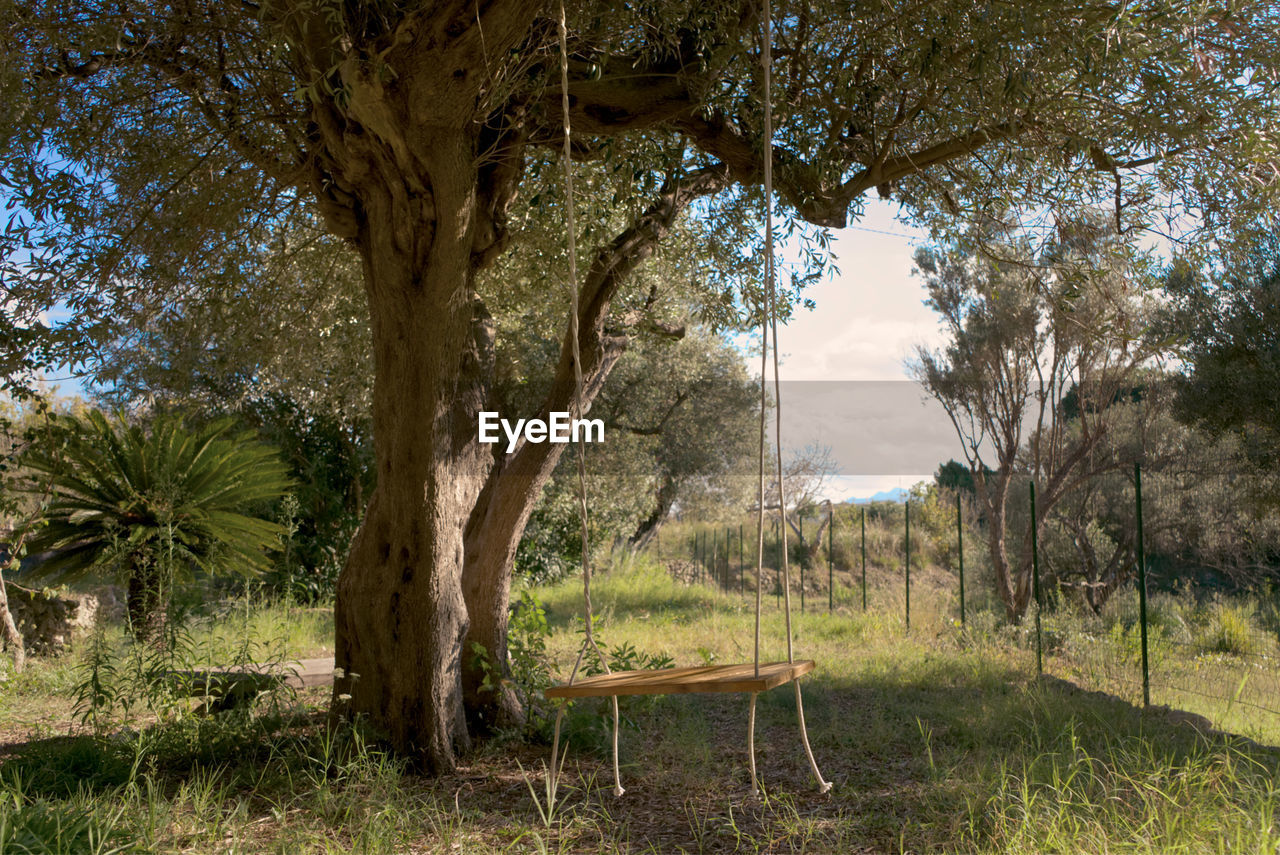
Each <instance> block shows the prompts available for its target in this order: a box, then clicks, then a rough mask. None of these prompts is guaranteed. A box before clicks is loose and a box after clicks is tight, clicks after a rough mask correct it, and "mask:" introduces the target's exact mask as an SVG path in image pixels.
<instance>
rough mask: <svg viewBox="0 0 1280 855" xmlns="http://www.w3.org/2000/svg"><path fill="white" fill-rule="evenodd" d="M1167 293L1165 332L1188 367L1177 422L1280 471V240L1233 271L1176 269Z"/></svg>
mask: <svg viewBox="0 0 1280 855" xmlns="http://www.w3.org/2000/svg"><path fill="white" fill-rule="evenodd" d="M1164 288H1165V293H1166V294H1168V295H1169V297H1170V305H1169V311H1168V313H1167V315H1166V317H1165V318H1164V330H1165V332H1166V333H1168V334H1169V335H1170V336H1171V337H1172V338H1174V339H1175V340H1176V341H1177V342H1178V343H1179V346H1178V350H1179V355H1180V356H1181V358H1182V361H1183V363H1184V364H1185V366H1186V371H1185V373H1184V374H1183V375H1182V376H1181V378H1180V379H1179V382H1178V384H1177V386H1178V394H1177V399H1176V408H1177V413H1178V415H1179V417H1180V418H1181V419H1182V420H1183V421H1185V422H1187V423H1189V424H1195V425H1198V426H1200V427H1202V428H1206V429H1208V430H1209V431H1211V432H1213V433H1217V434H1221V433H1224V432H1231V433H1234V434H1235V435H1236V436H1237V438H1238V439H1239V441H1240V444H1241V449H1242V451H1243V452H1244V453H1245V455H1246V456H1248V457H1249V458H1251V459H1252V460H1253V461H1254V462H1255V463H1257V464H1259V465H1261V466H1263V467H1264V468H1269V469H1273V470H1274V469H1277V468H1280V238H1277V237H1271V238H1269V239H1267V240H1265V241H1263V242H1261V243H1259V244H1257V245H1255V247H1254V248H1253V252H1252V253H1251V255H1250V257H1249V258H1247V259H1246V260H1245V261H1244V262H1241V263H1238V264H1236V265H1234V266H1233V268H1232V269H1230V270H1226V271H1219V272H1216V273H1215V272H1209V271H1205V270H1203V269H1195V268H1192V267H1191V266H1190V265H1188V264H1179V265H1175V266H1174V267H1173V268H1172V269H1171V270H1170V271H1169V274H1168V276H1167V277H1166V279H1165V283H1164ZM1273 499H1274V500H1280V496H1275V497H1273Z"/></svg>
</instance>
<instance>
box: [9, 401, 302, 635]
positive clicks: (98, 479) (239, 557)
mask: <svg viewBox="0 0 1280 855" xmlns="http://www.w3.org/2000/svg"><path fill="white" fill-rule="evenodd" d="M113 421H114V424H113V423H112V422H109V421H108V420H107V418H106V417H105V416H103V415H102V413H99V412H96V411H95V412H91V413H89V414H88V415H87V416H86V417H84V418H83V419H71V420H70V424H69V426H68V427H69V429H68V430H66V431H65V432H64V433H63V436H64V440H63V442H62V443H61V447H60V448H58V449H51V448H40V449H35V450H33V451H32V452H31V453H30V454H29V455H27V457H26V459H25V460H24V463H25V464H26V465H27V466H29V467H30V468H31V469H34V470H36V471H37V472H41V473H43V474H44V475H46V476H47V477H48V478H49V480H50V482H51V483H52V499H51V502H50V504H49V507H48V509H47V511H46V513H45V517H44V525H43V527H42V528H40V529H39V530H38V531H37V532H36V533H35V534H33V535H32V537H31V539H30V541H29V548H30V551H31V552H32V553H36V552H41V551H46V552H49V553H50V556H49V558H48V559H47V560H46V561H44V562H43V563H41V564H40V565H39V566H38V567H36V568H35V569H34V570H33V571H31V573H32V575H35V576H38V577H41V578H46V579H52V580H55V581H71V580H74V579H77V578H79V577H81V576H84V575H85V574H87V573H89V572H91V571H94V570H108V571H114V572H115V573H116V574H117V575H118V576H120V577H121V578H122V579H123V581H125V583H126V584H127V586H128V595H127V597H128V599H127V606H128V612H129V620H130V624H131V626H132V629H133V633H134V636H135V637H136V638H138V639H139V640H146V639H151V640H154V639H155V636H156V634H157V633H158V631H159V629H160V627H161V626H162V625H163V615H164V610H165V607H166V605H167V598H168V595H169V591H170V590H171V586H172V583H173V581H174V580H175V579H180V578H184V577H186V578H189V577H190V576H191V575H192V574H193V573H195V572H197V571H203V572H205V573H209V574H226V573H242V574H250V573H254V572H256V571H259V570H262V569H264V568H265V567H266V557H265V555H264V551H265V550H266V549H268V548H270V547H271V546H273V545H275V544H276V543H278V540H279V536H280V527H279V526H278V525H276V524H275V523H273V522H270V521H268V520H265V519H262V518H260V517H258V516H255V515H254V513H253V511H254V510H255V509H257V508H261V507H263V506H265V504H266V503H267V502H269V501H271V500H273V499H277V498H279V497H280V496H281V495H282V494H283V493H284V491H285V490H286V489H288V486H289V480H288V477H287V475H286V470H285V466H284V463H283V462H282V461H281V460H280V458H279V457H278V456H277V455H276V454H275V452H274V451H272V450H271V449H270V448H269V447H267V446H265V445H263V444H261V443H259V442H256V441H254V440H253V439H252V437H250V436H249V435H237V434H233V433H232V430H231V422H229V421H220V422H217V423H214V424H211V425H209V426H207V427H203V428H200V429H197V430H188V429H187V428H186V427H184V426H183V424H182V422H181V421H180V420H179V419H178V418H176V417H174V416H162V417H160V418H158V419H157V420H156V421H155V422H154V423H153V424H152V425H151V427H150V430H144V429H143V428H142V427H141V426H138V425H128V424H127V423H126V422H125V420H124V418H123V417H122V416H116V417H115V419H114V420H113Z"/></svg>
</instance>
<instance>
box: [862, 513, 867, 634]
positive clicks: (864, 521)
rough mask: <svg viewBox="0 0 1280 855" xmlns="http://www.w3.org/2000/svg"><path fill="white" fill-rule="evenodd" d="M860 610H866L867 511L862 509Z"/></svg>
mask: <svg viewBox="0 0 1280 855" xmlns="http://www.w3.org/2000/svg"><path fill="white" fill-rule="evenodd" d="M862 610H863V611H864V612H865V611H866V610H867V509H866V508H865V507H864V508H863V509H862Z"/></svg>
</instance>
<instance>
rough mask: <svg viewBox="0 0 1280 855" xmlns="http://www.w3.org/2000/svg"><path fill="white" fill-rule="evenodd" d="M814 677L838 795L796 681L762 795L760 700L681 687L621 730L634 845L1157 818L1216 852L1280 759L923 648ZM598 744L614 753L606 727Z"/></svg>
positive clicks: (860, 838) (965, 839) (611, 805)
mask: <svg viewBox="0 0 1280 855" xmlns="http://www.w3.org/2000/svg"><path fill="white" fill-rule="evenodd" d="M803 689H804V702H805V712H806V717H807V720H808V725H809V735H810V739H811V742H812V745H813V749H814V753H815V755H816V758H817V760H818V763H819V765H820V767H821V770H822V772H823V774H824V776H825V777H826V778H827V779H828V780H830V781H832V782H833V783H834V785H835V786H834V788H833V790H832V792H831V793H830V794H829V795H825V796H824V795H819V794H818V793H817V792H816V789H815V787H814V785H813V782H812V778H811V776H810V773H809V769H808V765H807V762H806V760H805V757H804V753H803V750H802V747H801V743H800V740H799V737H798V733H797V727H796V711H795V695H794V691H793V690H792V689H790V688H789V687H781V688H777V689H774V690H772V691H771V692H768V693H765V694H763V695H761V696H760V699H759V702H758V709H757V716H758V718H757V762H758V766H759V772H760V778H761V781H762V782H763V784H764V786H765V787H766V791H767V793H768V798H767V799H765V800H764V801H762V802H752V801H751V800H750V799H749V798H748V796H749V786H748V776H747V769H746V762H745V761H746V748H745V735H746V734H745V730H746V721H745V720H746V710H745V706H746V705H745V703H741V699H740V698H735V696H703V697H681V698H671V699H668V700H667V701H665V702H663V703H662V704H659V705H656V706H654V707H653V712H652V716H651V718H650V719H649V720H648V721H647V722H641V723H640V725H639V727H640V731H641V732H640V733H638V734H635V733H630V732H628V731H624V733H623V737H624V739H623V762H624V772H625V778H627V779H629V780H624V783H625V784H626V785H627V786H628V787H629V792H628V794H627V796H626V797H625V798H623V799H620V800H617V801H608V800H606V801H604V802H601V803H600V805H599V806H598V809H601V810H605V811H607V813H608V816H609V817H610V820H611V822H612V823H613V824H614V826H615V828H616V829H621V830H622V831H621V832H615V834H619V833H621V834H624V835H625V836H626V838H627V839H628V840H630V841H631V842H632V844H634V845H633V846H632V848H630V849H628V850H627V851H643V849H644V846H645V845H652V846H653V847H655V848H656V849H657V850H659V851H669V850H674V849H680V848H684V849H687V850H689V851H741V850H743V849H745V850H747V851H750V850H751V849H754V848H761V849H764V850H765V851H775V850H776V851H791V850H797V851H798V850H800V849H803V848H805V847H808V848H810V849H812V850H814V851H854V852H861V851H884V852H899V851H903V850H906V851H939V850H941V851H986V850H992V849H995V850H1000V849H1004V848H1019V847H1020V846H1024V845H1029V847H1030V849H1029V851H1042V850H1044V849H1047V848H1053V847H1054V840H1055V839H1056V840H1061V839H1062V837H1063V835H1069V833H1075V832H1071V831H1069V830H1070V829H1073V828H1075V826H1076V825H1077V824H1079V825H1081V826H1086V827H1091V828H1092V829H1093V830H1092V831H1091V832H1090V833H1092V834H1095V835H1100V836H1101V837H1100V838H1099V839H1096V840H1093V841H1092V842H1091V843H1090V842H1086V841H1083V840H1082V844H1081V845H1083V846H1084V848H1086V849H1089V848H1091V847H1092V848H1107V846H1106V844H1107V841H1108V840H1109V841H1110V843H1111V844H1112V845H1114V844H1116V843H1118V842H1120V841H1121V840H1124V839H1127V837H1128V835H1130V834H1131V833H1133V832H1134V830H1135V829H1138V828H1142V827H1144V825H1146V826H1147V831H1146V832H1145V833H1146V834H1147V836H1148V837H1149V838H1150V839H1152V840H1160V839H1161V838H1160V835H1161V834H1162V833H1164V834H1167V835H1170V836H1169V837H1168V838H1167V840H1166V843H1167V846H1164V847H1163V848H1171V847H1176V846H1177V845H1178V844H1179V843H1186V842H1188V841H1187V840H1186V839H1185V838H1183V837H1176V836H1175V835H1186V834H1196V835H1201V836H1200V837H1196V838H1195V839H1193V840H1191V841H1190V842H1191V844H1192V848H1196V844H1200V845H1208V846H1209V848H1213V843H1214V841H1219V842H1223V841H1228V842H1229V841H1230V840H1231V839H1232V837H1233V835H1235V834H1236V833H1237V832H1238V831H1239V830H1240V829H1239V828H1238V827H1233V826H1232V823H1234V822H1238V821H1239V822H1245V821H1246V820H1243V819H1240V818H1241V817H1247V816H1248V815H1249V814H1250V813H1253V814H1254V815H1264V813H1265V811H1263V810H1258V809H1257V808H1259V806H1261V805H1265V804H1268V803H1270V801H1274V797H1273V796H1272V795H1271V793H1272V792H1273V790H1274V787H1273V786H1272V782H1273V781H1274V780H1275V777H1276V775H1277V774H1278V773H1280V763H1278V761H1277V756H1278V755H1277V751H1275V750H1274V749H1270V748H1267V747H1265V746H1258V745H1256V744H1254V743H1251V742H1249V741H1248V740H1243V739H1240V738H1235V737H1230V736H1228V735H1224V734H1214V733H1205V732H1201V731H1199V730H1197V729H1195V728H1193V727H1189V726H1187V725H1186V724H1185V723H1182V722H1179V721H1177V720H1175V719H1171V718H1170V717H1169V716H1167V715H1165V714H1162V713H1159V712H1144V711H1142V710H1140V709H1137V708H1135V707H1133V706H1132V705H1130V704H1128V703H1126V702H1124V701H1122V700H1119V699H1115V698H1111V697H1107V696H1102V695H1096V694H1091V693H1086V692H1081V691H1079V690H1077V689H1075V688H1074V687H1073V686H1071V685H1070V684H1066V683H1064V682H1063V681H1053V680H1047V679H1040V680H1037V679H1029V678H1028V677H1027V675H1026V673H1025V672H1023V671H1021V670H1019V669H1016V668H1011V667H1004V666H999V665H978V666H977V667H972V668H969V669H966V668H964V667H957V662H956V660H955V659H953V658H949V657H937V659H936V661H930V659H929V657H927V656H926V657H925V660H924V661H917V662H914V663H911V665H910V666H909V667H903V668H894V667H884V668H878V669H877V668H872V669H868V671H867V672H866V673H861V674H858V675H854V676H840V677H831V676H827V677H819V678H817V679H813V680H809V681H806V683H805V685H804V687H803ZM583 742H586V743H589V744H593V746H592V747H595V748H596V749H597V750H598V751H601V755H602V756H599V757H598V758H597V762H602V761H604V762H607V761H605V758H607V754H603V750H602V749H603V746H602V745H600V741H599V738H598V737H596V738H587V739H585V740H583ZM604 771H605V770H604V768H602V767H597V768H596V770H595V774H596V775H597V777H600V776H602V773H603V772H604ZM1269 800H1270V801H1269ZM1042 811H1043V812H1044V813H1043V815H1041V812H1042ZM1188 815H1191V816H1192V818H1193V822H1191V823H1190V826H1189V827H1185V821H1186V819H1187V817H1188ZM655 817H666V820H665V821H660V820H657V819H655ZM1054 823H1057V825H1055V824H1054ZM616 839H617V838H616V836H615V837H613V838H612V839H610V838H608V837H604V836H602V838H601V839H600V840H599V841H598V843H599V844H600V845H602V846H603V845H605V844H606V843H609V844H612V843H616ZM1015 842H1016V843H1018V844H1019V845H1018V846H1014V843H1015ZM1068 845H1069V844H1068ZM1161 848H1162V846H1161V845H1157V846H1156V847H1155V848H1154V849H1152V850H1151V851H1160V850H1161ZM1228 848H1230V846H1229V845H1228Z"/></svg>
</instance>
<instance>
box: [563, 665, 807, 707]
mask: <svg viewBox="0 0 1280 855" xmlns="http://www.w3.org/2000/svg"><path fill="white" fill-rule="evenodd" d="M812 670H813V660H812V659H802V660H800V661H798V662H761V663H760V670H759V673H758V674H757V673H756V668H755V666H754V665H752V664H751V663H750V662H747V663H745V664H741V665H703V666H697V667H690V668H660V669H657V670H652V671H615V672H613V673H612V674H599V675H597V676H595V677H587V678H585V679H582V680H577V681H575V682H574V683H573V684H572V685H569V684H567V683H566V684H562V685H559V686H552V687H551V688H549V689H547V690H546V693H545V694H546V696H547V697H548V698H607V697H612V696H614V695H688V694H695V693H704V692H751V693H755V692H763V691H766V690H768V689H772V688H774V687H775V686H781V685H782V684H783V683H790V682H791V681H792V680H795V679H796V678H798V677H801V676H803V675H805V674H808V673H809V672H810V671H812Z"/></svg>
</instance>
